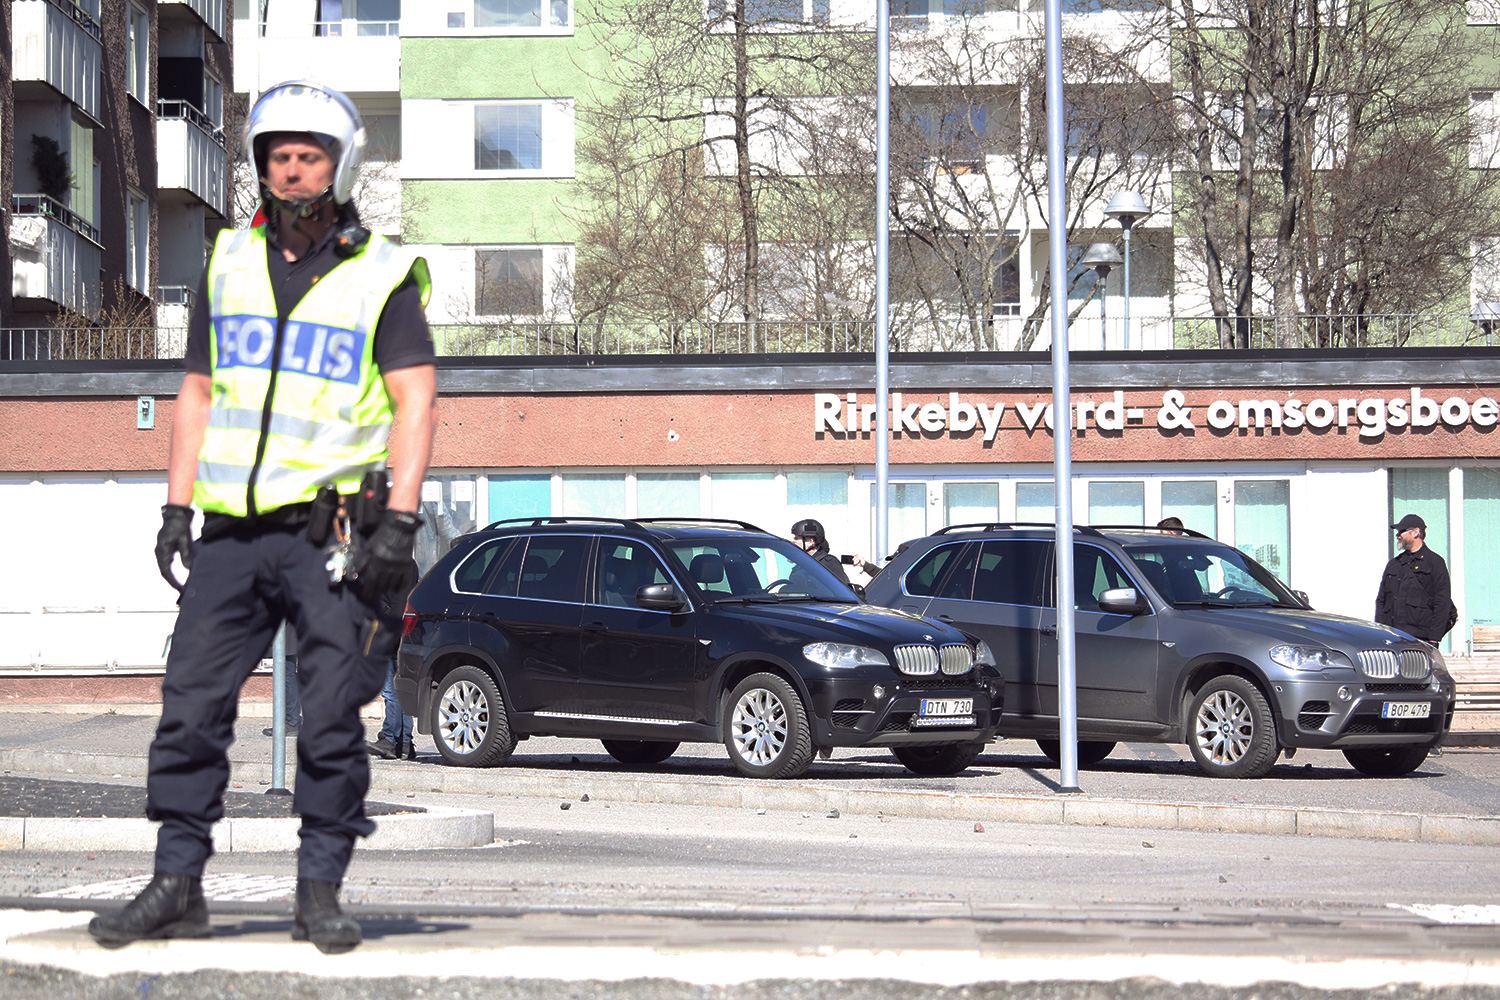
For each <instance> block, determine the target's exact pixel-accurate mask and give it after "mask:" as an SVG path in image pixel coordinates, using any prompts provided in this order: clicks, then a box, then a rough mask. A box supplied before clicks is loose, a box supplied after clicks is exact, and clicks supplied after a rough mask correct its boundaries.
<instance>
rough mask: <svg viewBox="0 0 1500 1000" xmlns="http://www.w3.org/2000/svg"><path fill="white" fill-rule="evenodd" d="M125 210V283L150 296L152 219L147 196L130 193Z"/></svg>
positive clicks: (134, 192)
mask: <svg viewBox="0 0 1500 1000" xmlns="http://www.w3.org/2000/svg"><path fill="white" fill-rule="evenodd" d="M126 200H127V205H126V209H125V281H126V283H127V284H129V285H130V287H131V288H134V289H135V290H136V291H138V292H141V293H143V294H149V293H148V292H147V290H148V289H149V288H150V287H151V282H150V277H151V275H150V270H151V251H150V238H151V218H150V214H149V208H150V206H149V205H148V204H147V202H146V196H145V195H143V194H140V193H139V192H136V191H130V192H128V193H127V196H126Z"/></svg>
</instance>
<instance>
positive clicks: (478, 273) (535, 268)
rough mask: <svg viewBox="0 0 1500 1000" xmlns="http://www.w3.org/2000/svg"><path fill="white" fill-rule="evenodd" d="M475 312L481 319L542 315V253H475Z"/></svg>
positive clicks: (520, 251)
mask: <svg viewBox="0 0 1500 1000" xmlns="http://www.w3.org/2000/svg"><path fill="white" fill-rule="evenodd" d="M474 312H475V314H476V315H479V316H539V315H541V312H542V251H541V250H539V249H533V250H511V249H505V250H475V251H474Z"/></svg>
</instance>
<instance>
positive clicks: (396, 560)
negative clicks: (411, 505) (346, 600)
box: [349, 510, 422, 603]
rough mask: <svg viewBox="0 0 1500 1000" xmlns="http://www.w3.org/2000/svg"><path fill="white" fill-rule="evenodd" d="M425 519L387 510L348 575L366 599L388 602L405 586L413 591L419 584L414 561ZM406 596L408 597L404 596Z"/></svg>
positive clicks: (359, 550)
mask: <svg viewBox="0 0 1500 1000" xmlns="http://www.w3.org/2000/svg"><path fill="white" fill-rule="evenodd" d="M421 526H422V519H421V518H420V517H418V516H417V515H416V514H410V513H407V512H406V511H404V510H386V511H385V512H384V513H382V514H381V515H380V524H379V526H377V527H376V528H375V533H374V534H373V535H371V536H370V540H369V541H368V542H366V543H365V544H364V545H362V546H360V547H359V549H358V551H357V552H356V553H355V556H354V564H353V565H352V566H350V568H349V575H350V576H351V577H352V578H353V579H354V582H355V583H356V585H357V586H358V587H359V591H360V593H361V594H363V595H364V597H365V600H367V601H370V602H372V603H373V602H377V601H381V600H389V599H390V598H391V597H392V596H393V595H396V593H397V591H399V590H401V589H402V588H403V587H404V588H406V589H408V590H410V589H411V587H412V585H414V584H415V583H416V582H417V581H416V578H415V577H414V576H413V575H412V570H413V568H414V566H415V565H416V564H415V563H414V562H413V560H412V549H413V548H414V547H415V544H416V538H417V529H418V528H420V527H421ZM401 596H403V597H404V596H405V595H401Z"/></svg>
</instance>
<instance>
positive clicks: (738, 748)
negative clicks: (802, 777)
mask: <svg viewBox="0 0 1500 1000" xmlns="http://www.w3.org/2000/svg"><path fill="white" fill-rule="evenodd" d="M723 733H724V746H725V748H726V749H728V751H729V759H730V760H732V761H733V762H734V766H735V767H736V768H737V769H738V770H739V771H740V773H742V774H747V775H749V776H751V777H754V778H795V777H796V776H797V775H799V774H802V773H803V772H804V771H806V770H807V769H808V767H809V766H810V765H811V764H812V761H813V754H814V748H813V745H812V734H811V732H810V731H809V729H808V725H807V710H806V709H804V708H803V707H802V699H801V698H800V697H798V695H797V692H796V690H795V689H793V688H792V686H791V685H790V684H789V683H787V681H786V679H785V678H783V677H779V676H777V675H776V674H752V675H751V676H749V677H747V678H745V679H744V680H742V681H740V683H739V684H737V685H735V688H734V690H733V691H732V692H730V695H729V699H728V701H727V703H726V705H725V711H724V723H723Z"/></svg>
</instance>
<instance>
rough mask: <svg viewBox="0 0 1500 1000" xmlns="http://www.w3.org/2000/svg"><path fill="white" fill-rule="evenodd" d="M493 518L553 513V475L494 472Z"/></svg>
mask: <svg viewBox="0 0 1500 1000" xmlns="http://www.w3.org/2000/svg"><path fill="white" fill-rule="evenodd" d="M489 478H490V520H491V521H503V520H505V519H506V518H511V517H551V516H552V477H551V476H546V475H543V476H536V475H531V476H490V477H489Z"/></svg>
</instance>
